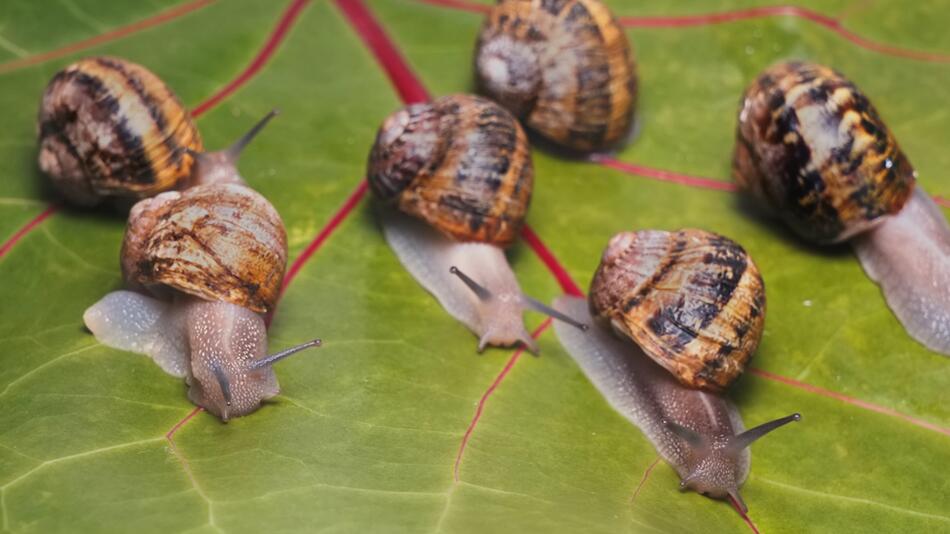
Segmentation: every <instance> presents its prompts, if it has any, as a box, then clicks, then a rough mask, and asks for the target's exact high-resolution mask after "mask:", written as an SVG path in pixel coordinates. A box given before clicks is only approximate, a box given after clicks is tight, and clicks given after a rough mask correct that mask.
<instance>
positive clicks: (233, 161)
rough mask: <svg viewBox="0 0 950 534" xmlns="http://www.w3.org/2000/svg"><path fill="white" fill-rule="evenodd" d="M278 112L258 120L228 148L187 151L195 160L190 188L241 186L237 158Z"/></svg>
mask: <svg viewBox="0 0 950 534" xmlns="http://www.w3.org/2000/svg"><path fill="white" fill-rule="evenodd" d="M279 113H280V112H279V111H278V110H276V109H274V110H271V111H270V113H268V114H267V115H265V116H264V118H263V119H261V120H259V121H258V122H257V124H255V125H254V126H253V127H252V128H251V129H250V130H248V132H247V133H245V134H244V135H242V136H241V138H240V139H238V140H237V141H235V142H234V144H232V145H231V146H230V147H228V148H226V149H224V150H219V151H216V152H197V151H195V150H192V149H188V154H189V155H191V156H192V157H193V158H195V170H194V172H193V175H192V177H191V184H190V185H191V186H196V185H206V184H214V183H239V184H243V183H244V179H243V178H241V175H240V173H238V170H237V162H238V158H240V156H241V152H242V151H243V150H244V148H245V147H247V145H249V144H250V143H251V141H253V140H254V138H255V137H257V134H258V133H260V131H261V130H263V129H264V127H265V126H267V123H268V122H270V120H271V119H273V118H274V117H275V116H277V115H278V114H279Z"/></svg>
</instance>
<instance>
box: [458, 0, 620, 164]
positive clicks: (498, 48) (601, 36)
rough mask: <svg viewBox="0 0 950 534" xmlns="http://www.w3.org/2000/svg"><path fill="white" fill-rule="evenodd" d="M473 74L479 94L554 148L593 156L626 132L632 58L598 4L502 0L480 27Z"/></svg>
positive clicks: (589, 1)
mask: <svg viewBox="0 0 950 534" xmlns="http://www.w3.org/2000/svg"><path fill="white" fill-rule="evenodd" d="M475 75H476V81H477V83H478V85H479V88H480V91H481V92H482V93H483V94H485V95H487V96H489V97H491V98H493V99H495V100H497V101H499V102H501V103H502V104H503V105H505V106H506V107H508V109H510V110H511V111H512V113H514V114H515V115H516V116H518V117H519V118H520V119H522V120H523V121H524V122H525V124H526V125H527V126H528V127H529V128H531V129H533V130H536V131H537V132H539V133H540V134H541V135H543V136H544V137H546V138H548V139H549V140H551V141H553V142H554V143H556V144H558V145H561V146H564V147H567V148H569V149H572V150H576V151H592V150H601V149H605V148H609V147H611V146H613V145H616V144H617V143H618V142H620V141H622V140H623V139H624V138H625V137H627V134H628V133H629V132H630V129H631V125H632V123H633V115H634V107H635V105H636V96H637V76H636V69H635V66H634V63H633V54H632V52H631V50H630V44H629V42H628V40H627V36H626V35H625V34H624V32H623V28H621V27H620V25H619V24H617V21H616V20H615V19H614V17H613V15H611V13H610V11H609V10H608V9H607V8H606V6H604V5H603V4H602V3H600V2H599V1H598V0H502V1H501V2H500V3H498V4H497V5H496V6H494V7H493V8H492V9H491V11H490V12H489V14H488V18H487V19H486V21H485V24H484V26H483V27H482V30H481V34H480V36H479V40H478V45H477V47H476V57H475Z"/></svg>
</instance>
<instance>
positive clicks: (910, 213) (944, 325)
mask: <svg viewBox="0 0 950 534" xmlns="http://www.w3.org/2000/svg"><path fill="white" fill-rule="evenodd" d="M736 138H737V141H736V149H735V155H734V158H733V176H734V178H735V180H736V183H737V184H738V185H739V187H740V188H741V189H743V190H746V191H748V192H750V193H751V194H752V195H754V196H755V197H756V198H758V199H760V200H761V201H762V202H763V203H764V204H766V205H767V206H769V207H771V208H772V209H773V210H774V211H775V212H776V213H778V214H779V215H780V216H781V217H782V218H783V219H784V220H785V221H786V222H787V223H788V224H789V226H790V227H791V228H792V229H793V230H794V231H795V232H796V233H798V234H799V235H800V236H802V237H803V238H805V239H807V240H809V241H812V242H816V243H822V244H823V243H837V242H842V241H850V243H851V244H852V246H853V247H854V248H855V250H856V252H857V256H858V259H859V260H860V262H861V265H862V266H863V268H864V270H865V272H867V274H868V275H869V276H870V277H871V278H872V279H873V280H875V281H876V282H877V283H878V284H879V285H880V286H881V289H882V291H883V293H884V296H885V298H886V300H887V303H888V305H889V306H890V308H891V310H892V311H893V312H894V314H895V315H896V316H897V318H898V319H899V320H900V322H901V323H902V324H903V326H904V328H905V329H906V330H907V331H908V333H909V334H910V335H911V336H912V337H914V338H915V339H917V340H918V341H920V342H921V343H923V344H924V345H926V346H927V347H929V348H930V349H932V350H935V351H938V352H941V353H944V354H950V308H948V306H947V303H948V302H950V286H948V285H947V282H948V281H950V229H948V226H947V223H946V221H945V220H944V218H943V215H942V214H941V213H940V210H939V208H937V206H936V205H935V204H934V202H933V200H931V198H930V197H929V196H928V195H927V194H926V193H924V192H923V191H922V190H921V188H920V186H919V185H917V184H916V178H917V173H916V171H915V170H914V168H913V166H912V165H911V164H910V161H909V160H908V159H907V157H906V156H905V155H904V153H903V152H902V151H901V149H900V147H899V146H898V144H897V141H896V139H895V138H894V136H893V135H892V134H891V132H890V130H889V129H888V128H887V125H886V124H885V123H884V121H883V120H882V119H881V117H880V115H879V114H878V112H877V111H876V109H875V108H874V106H873V105H872V104H871V103H870V101H869V100H868V98H867V97H866V96H865V95H864V94H863V93H862V92H861V91H860V90H859V89H858V88H857V87H856V86H855V85H854V84H853V83H852V82H850V81H849V80H848V79H847V78H845V77H844V76H843V75H841V74H840V73H838V72H836V71H834V70H832V69H829V68H827V67H824V66H821V65H816V64H811V63H801V62H791V63H780V64H778V65H774V66H772V67H770V68H769V69H767V70H766V71H765V72H763V73H762V74H761V75H760V76H759V77H758V79H756V81H755V82H753V83H752V85H751V86H750V87H749V88H748V90H747V91H746V93H745V96H744V97H743V100H742V105H741V109H740V113H739V122H738V129H737V134H736Z"/></svg>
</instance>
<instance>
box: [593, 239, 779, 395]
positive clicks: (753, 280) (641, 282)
mask: <svg viewBox="0 0 950 534" xmlns="http://www.w3.org/2000/svg"><path fill="white" fill-rule="evenodd" d="M590 306H591V312H592V315H594V316H595V317H596V318H597V319H599V320H600V322H602V323H609V324H610V325H612V326H613V328H614V329H615V330H617V331H619V332H621V333H623V334H624V335H625V336H627V337H629V338H630V339H632V340H633V341H634V342H636V344H637V345H639V346H640V347H641V348H642V349H643V351H644V352H645V353H646V354H647V355H648V356H649V357H650V358H652V359H653V360H654V361H656V362H657V363H658V364H660V365H661V366H662V367H664V368H665V369H666V370H667V371H669V372H670V373H672V374H673V375H674V376H675V377H676V378H677V380H679V381H680V382H681V383H683V384H685V385H687V386H689V387H693V388H702V389H706V390H710V391H721V390H723V389H725V388H727V387H728V386H729V385H730V384H731V383H732V382H733V381H734V380H735V379H736V378H738V376H739V375H740V374H741V373H742V371H743V370H744V369H745V365H746V363H747V362H748V361H749V359H750V358H751V357H752V354H753V353H754V352H755V349H756V348H757V347H758V344H759V340H760V339H761V337H762V330H763V328H764V325H765V286H764V284H763V282H762V277H761V275H760V274H759V270H758V268H756V266H755V264H754V263H753V262H752V259H751V258H750V257H749V256H748V254H746V252H745V250H743V248H742V247H741V246H739V245H738V244H737V243H735V242H734V241H732V240H730V239H728V238H725V237H723V236H720V235H717V234H713V233H711V232H705V231H703V230H692V229H687V230H680V231H677V232H663V231H657V230H645V231H640V232H624V233H620V234H617V235H616V236H614V237H613V238H612V239H611V240H610V243H609V244H608V246H607V249H606V250H605V251H604V254H603V258H602V259H601V263H600V266H599V267H598V269H597V272H596V274H595V275H594V279H593V281H592V282H591V288H590Z"/></svg>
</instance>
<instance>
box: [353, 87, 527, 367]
mask: <svg viewBox="0 0 950 534" xmlns="http://www.w3.org/2000/svg"><path fill="white" fill-rule="evenodd" d="M367 177H368V180H369V184H370V187H371V188H372V191H373V193H374V194H375V196H376V198H377V199H379V200H380V201H381V203H382V204H384V205H385V207H384V209H383V210H382V216H381V219H382V226H383V232H384V234H385V237H386V240H387V242H388V243H389V245H390V247H391V248H392V249H393V251H394V252H395V253H396V255H397V256H398V257H399V260H400V261H401V262H402V264H403V265H404V266H405V267H406V268H407V269H408V270H409V272H410V273H411V274H412V275H413V277H415V278H416V280H418V281H419V283H420V284H422V285H423V287H425V288H426V289H427V290H428V291H429V292H431V293H432V294H433V295H435V297H436V298H437V299H438V300H439V302H440V303H441V304H442V305H443V307H445V309H446V310H447V311H448V312H449V313H450V314H451V315H452V316H453V317H455V318H456V319H458V320H460V321H461V322H463V323H464V324H465V325H466V326H468V327H469V329H470V330H472V331H473V332H474V333H475V334H476V335H477V336H478V337H479V350H482V349H483V348H484V347H485V346H487V345H489V344H491V345H502V346H506V345H512V344H514V343H517V342H518V341H521V342H523V343H525V344H526V345H527V346H528V347H530V348H532V349H534V348H535V344H534V341H533V340H532V339H531V336H530V335H528V333H527V331H526V330H525V327H524V321H523V319H522V311H523V309H524V308H525V307H526V306H527V307H533V306H532V304H531V303H530V302H531V301H529V300H527V299H525V298H523V295H522V294H521V290H520V288H519V287H518V282H517V280H516V279H515V276H514V273H513V272H512V271H511V267H510V266H509V265H508V261H507V259H506V258H505V254H504V250H503V249H504V247H506V246H508V245H510V244H511V243H512V242H513V241H514V240H515V239H516V238H517V236H518V233H519V230H520V229H521V226H522V224H523V221H524V216H525V213H526V212H527V209H528V205H529V203H530V199H531V191H532V187H533V179H534V175H533V167H532V164H531V155H530V152H529V147H528V141H527V138H526V136H525V134H524V131H523V130H522V129H521V127H520V126H519V125H518V122H517V121H516V120H515V119H514V117H512V116H511V114H510V113H508V112H507V111H506V110H505V109H504V108H502V107H500V106H499V105H497V104H495V103H493V102H491V101H489V100H486V99H484V98H480V97H476V96H469V95H450V96H446V97H442V98H439V99H437V100H435V101H433V102H430V103H426V104H413V105H410V106H407V107H405V108H403V109H400V110H398V111H397V112H395V113H393V114H392V115H390V116H389V117H388V118H387V119H386V120H385V122H384V123H383V125H382V127H381V128H380V130H379V133H378V134H377V136H376V142H375V144H374V146H373V148H372V151H371V152H370V156H369V163H368V169H367ZM473 284H474V285H473ZM476 288H477V289H476Z"/></svg>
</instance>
